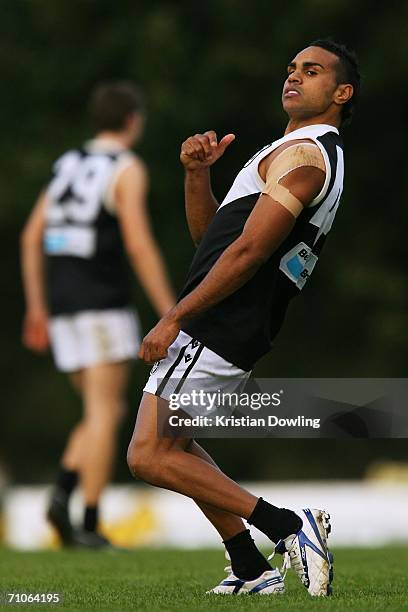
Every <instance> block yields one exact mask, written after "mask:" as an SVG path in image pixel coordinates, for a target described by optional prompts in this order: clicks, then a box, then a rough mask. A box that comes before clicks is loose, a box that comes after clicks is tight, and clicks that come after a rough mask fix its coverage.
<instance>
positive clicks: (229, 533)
mask: <svg viewBox="0 0 408 612" xmlns="http://www.w3.org/2000/svg"><path fill="white" fill-rule="evenodd" d="M185 450H186V451H187V452H188V453H191V454H192V455H195V456H196V457H199V458H201V459H203V460H204V461H207V463H209V464H211V465H212V466H214V467H215V468H217V470H219V469H220V468H219V467H218V465H217V464H216V463H215V461H214V460H213V458H212V457H211V456H210V455H209V454H208V453H207V451H205V450H204V449H203V448H202V447H201V446H200V445H199V444H198V443H197V442H196V441H195V440H191V441H190V443H189V444H188V445H187V447H186V449H185ZM194 501H195V502H196V504H197V506H198V507H199V508H200V510H201V511H202V512H203V514H204V515H205V516H206V517H207V519H208V520H209V521H210V523H212V525H213V526H214V527H215V529H216V530H217V531H218V533H219V534H220V536H221V538H222V539H223V540H229V539H230V538H232V537H233V536H235V535H237V534H238V533H240V532H242V531H244V529H245V525H244V522H243V521H242V519H241V518H240V517H239V516H237V515H236V514H231V513H230V512H225V511H224V510H219V509H218V508H215V507H214V506H210V505H209V504H205V503H203V502H199V501H197V500H194Z"/></svg>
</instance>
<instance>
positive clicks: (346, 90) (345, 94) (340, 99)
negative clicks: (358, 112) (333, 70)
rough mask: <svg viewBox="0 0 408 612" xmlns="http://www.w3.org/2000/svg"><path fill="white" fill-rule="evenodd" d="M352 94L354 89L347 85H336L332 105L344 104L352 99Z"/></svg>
mask: <svg viewBox="0 0 408 612" xmlns="http://www.w3.org/2000/svg"><path fill="white" fill-rule="evenodd" d="M353 93H354V88H353V86H352V85H350V84H349V83H347V84H345V83H343V84H341V85H338V86H337V89H336V91H335V92H334V103H335V104H339V105H341V104H345V103H346V102H348V101H349V100H350V99H351V98H352V97H353Z"/></svg>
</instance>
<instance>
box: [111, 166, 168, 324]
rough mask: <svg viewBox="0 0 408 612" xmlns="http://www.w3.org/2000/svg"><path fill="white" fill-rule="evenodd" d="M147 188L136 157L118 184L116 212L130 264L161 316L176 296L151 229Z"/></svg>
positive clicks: (145, 173)
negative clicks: (147, 205) (147, 204)
mask: <svg viewBox="0 0 408 612" xmlns="http://www.w3.org/2000/svg"><path fill="white" fill-rule="evenodd" d="M147 187H148V176H147V171H146V168H145V166H144V164H143V163H142V162H141V161H140V160H139V159H135V161H134V163H133V164H132V165H131V166H129V167H128V168H127V169H126V170H124V171H123V173H122V174H121V175H120V177H119V179H118V182H117V184H116V189H115V200H116V214H117V216H118V220H119V223H120V227H121V231H122V236H123V241H124V245H125V249H126V252H127V254H128V257H129V260H130V263H131V265H132V267H133V269H134V271H135V273H136V276H137V277H138V279H139V281H140V284H141V285H142V287H143V289H144V290H145V292H146V294H147V297H148V298H149V300H150V302H151V303H152V305H153V307H154V308H155V310H156V312H157V314H158V315H159V317H162V316H163V315H164V314H165V313H166V312H168V311H169V310H170V308H172V307H173V306H174V303H175V296H174V293H173V290H172V288H171V287H170V283H169V281H168V278H167V274H166V270H165V265H164V261H163V258H162V256H161V254H160V251H159V248H158V246H157V244H156V241H155V239H154V237H153V234H152V231H151V229H150V223H149V218H148V213H147V207H146V194H147Z"/></svg>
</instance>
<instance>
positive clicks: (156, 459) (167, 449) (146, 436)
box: [128, 393, 258, 518]
mask: <svg viewBox="0 0 408 612" xmlns="http://www.w3.org/2000/svg"><path fill="white" fill-rule="evenodd" d="M158 407H159V410H160V411H166V412H167V411H168V403H167V402H166V401H164V400H162V399H160V398H157V397H155V396H154V395H151V394H149V393H145V394H144V395H143V399H142V402H141V405H140V408H139V413H138V416H137V420H136V425H135V429H134V432H133V437H132V440H131V442H130V445H129V450H128V464H129V467H130V469H131V471H132V472H133V473H134V474H135V475H136V476H139V477H141V478H142V479H144V480H146V481H148V482H149V483H151V484H153V485H156V486H159V487H162V488H166V489H171V490H172V491H177V492H178V493H182V494H183V495H187V496H188V497H191V498H193V499H194V500H196V501H197V502H199V503H202V504H206V505H207V506H213V507H215V508H217V509H218V510H222V511H224V512H227V513H232V514H235V515H237V516H238V517H243V518H249V517H250V516H251V514H252V511H253V510H254V508H255V506H256V504H257V501H258V498H257V497H255V496H254V495H252V494H251V493H249V492H248V491H246V490H245V489H243V488H242V487H240V486H239V485H238V484H237V483H236V482H234V481H233V480H231V479H230V478H228V476H226V475H225V474H224V473H223V472H221V470H220V469H218V468H217V467H216V466H215V465H213V464H211V463H209V462H208V461H206V460H204V459H203V458H202V457H201V456H197V454H192V453H189V452H186V450H185V449H186V447H187V446H188V444H189V443H190V440H186V439H181V438H177V439H176V440H174V439H170V438H159V437H158V433H157V408H158ZM187 476H188V477H187Z"/></svg>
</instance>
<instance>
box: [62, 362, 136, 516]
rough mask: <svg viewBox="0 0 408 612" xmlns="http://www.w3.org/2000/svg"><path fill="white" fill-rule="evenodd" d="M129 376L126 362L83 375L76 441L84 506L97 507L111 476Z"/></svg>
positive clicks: (108, 365) (97, 367)
mask: <svg viewBox="0 0 408 612" xmlns="http://www.w3.org/2000/svg"><path fill="white" fill-rule="evenodd" d="M128 373H129V363H128V362H121V363H109V364H99V365H95V366H92V367H90V368H86V369H85V370H84V371H83V378H82V398H83V403H84V420H83V423H82V424H81V425H80V427H79V429H78V431H77V441H78V443H80V444H81V449H80V451H79V452H80V464H81V465H80V472H81V484H82V488H83V494H84V498H85V503H86V505H87V506H94V505H96V504H97V502H98V499H99V496H100V494H101V492H102V490H103V488H104V487H105V485H106V483H107V482H108V480H109V477H110V475H111V470H112V465H113V461H114V457H115V451H116V437H117V430H118V427H119V425H120V423H121V421H122V417H123V414H124V394H125V390H126V384H127V379H128ZM73 443H74V442H73Z"/></svg>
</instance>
